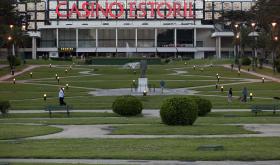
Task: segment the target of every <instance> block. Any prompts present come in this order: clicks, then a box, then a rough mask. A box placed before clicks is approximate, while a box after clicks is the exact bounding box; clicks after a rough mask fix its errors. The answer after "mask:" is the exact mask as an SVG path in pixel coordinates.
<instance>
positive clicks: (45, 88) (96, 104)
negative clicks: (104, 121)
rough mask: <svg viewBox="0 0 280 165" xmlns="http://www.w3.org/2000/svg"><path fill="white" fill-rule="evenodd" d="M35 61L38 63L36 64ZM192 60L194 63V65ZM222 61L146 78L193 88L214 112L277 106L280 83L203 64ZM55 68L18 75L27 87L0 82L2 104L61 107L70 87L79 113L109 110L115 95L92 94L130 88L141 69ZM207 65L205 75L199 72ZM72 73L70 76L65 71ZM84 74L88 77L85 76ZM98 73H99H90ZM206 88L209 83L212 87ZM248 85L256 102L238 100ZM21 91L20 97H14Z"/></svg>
mask: <svg viewBox="0 0 280 165" xmlns="http://www.w3.org/2000/svg"><path fill="white" fill-rule="evenodd" d="M32 62H36V61H32ZM37 62H38V63H44V64H45V63H49V62H50V61H37ZM192 62H193V64H192ZM220 62H225V63H228V62H229V61H215V60H208V61H207V60H206V61H203V60H202V61H201V60H194V61H190V63H188V65H184V62H183V63H182V62H175V63H171V64H166V65H150V66H149V68H148V71H147V76H148V79H149V82H150V84H151V85H155V87H157V88H158V87H159V82H160V81H161V80H165V81H166V87H167V88H188V87H193V90H195V91H197V92H198V93H197V95H200V96H203V97H205V98H207V99H209V100H211V101H212V103H213V107H214V108H222V109H226V108H231V109H232V108H233V109H235V108H237V109H238V108H250V106H251V105H252V104H255V103H260V104H271V103H275V102H276V103H278V102H277V101H275V100H273V99H272V98H273V97H275V96H278V95H279V94H278V93H280V86H279V84H278V83H274V82H266V83H264V84H263V83H261V80H260V78H258V77H255V76H252V75H248V74H242V75H241V76H240V77H239V76H238V75H237V73H236V72H231V71H230V70H229V69H226V68H223V67H221V66H213V67H210V66H204V64H211V63H213V64H220ZM57 64H67V65H59V66H57V67H52V68H49V67H47V66H45V67H40V68H36V69H34V70H32V72H33V77H32V78H31V77H30V75H29V72H28V73H25V74H23V75H20V76H18V77H17V78H16V79H17V80H27V81H28V82H26V84H19V83H17V84H12V83H1V84H0V92H1V95H0V100H10V101H11V103H12V109H43V108H44V106H45V105H46V104H58V99H57V92H58V88H59V87H61V86H65V85H66V84H69V85H70V88H69V89H68V90H66V92H65V94H66V97H65V101H66V102H67V103H69V104H72V105H73V106H74V108H75V109H110V108H111V106H112V102H113V101H114V100H115V98H116V97H114V96H103V97H96V96H92V95H90V94H89V92H90V91H94V90H95V88H102V89H108V88H130V87H131V84H132V80H136V81H137V79H138V77H139V70H137V73H136V74H134V73H133V72H132V71H131V70H129V69H124V68H123V67H122V66H87V65H73V67H72V70H69V67H70V65H71V64H72V62H65V63H64V62H61V63H59V62H57ZM193 65H197V69H196V70H194V69H193ZM201 67H203V68H204V71H203V72H201V71H199V68H201ZM65 69H68V73H67V74H66V73H65ZM176 71H184V72H185V73H182V74H180V75H176V74H174V73H176ZM84 72H86V73H84ZM217 73H218V74H219V75H220V76H221V80H220V84H223V86H224V92H220V91H219V89H218V90H216V89H215V85H216V83H217V82H216V74H217ZM55 74H58V76H59V77H60V83H59V84H58V83H57V81H56V80H55ZM92 74H97V75H92ZM244 78H250V79H257V80H260V83H253V82H250V83H246V84H234V85H233V84H231V83H243V82H244V81H247V80H246V79H244ZM208 85H210V86H209V87H208ZM245 86H246V87H247V88H248V90H249V92H252V93H253V94H254V97H258V98H256V99H254V101H253V102H249V103H246V104H244V103H241V102H240V101H239V100H238V99H237V98H238V97H240V96H241V92H242V88H243V87H245ZM230 87H232V88H233V92H234V96H236V98H235V100H234V101H233V102H232V103H228V102H227V101H226V100H227V98H226V97H227V90H228V89H229V88H230ZM15 92H16V93H17V94H16V95H15V94H14V93H15ZM45 93H46V94H47V101H46V102H45V101H43V95H44V94H45ZM170 97H173V96H148V97H139V99H141V101H142V102H143V104H144V108H156V109H158V108H160V105H161V103H162V101H163V100H165V99H167V98H170Z"/></svg>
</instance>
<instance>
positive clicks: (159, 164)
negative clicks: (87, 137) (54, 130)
mask: <svg viewBox="0 0 280 165" xmlns="http://www.w3.org/2000/svg"><path fill="white" fill-rule="evenodd" d="M0 162H7V163H65V164H67V163H71V164H78V163H82V164H130V165H135V164H141V165H171V164H173V165H279V164H280V161H279V160H275V161H176V160H174V161H172V160H124V159H0Z"/></svg>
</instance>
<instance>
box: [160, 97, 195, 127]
mask: <svg viewBox="0 0 280 165" xmlns="http://www.w3.org/2000/svg"><path fill="white" fill-rule="evenodd" d="M197 115H198V106H197V104H196V102H195V101H194V100H193V99H191V98H187V97H174V98H171V99H167V100H165V101H164V102H163V104H162V105H161V108H160V117H161V120H162V122H163V123H165V124H167V125H192V124H193V123H194V122H195V120H196V118H197Z"/></svg>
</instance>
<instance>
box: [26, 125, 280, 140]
mask: <svg viewBox="0 0 280 165" xmlns="http://www.w3.org/2000/svg"><path fill="white" fill-rule="evenodd" d="M119 125H121V124H106V125H52V126H54V127H58V128H62V129H63V131H62V132H59V133H55V134H50V135H44V136H37V137H31V138H27V139H65V138H102V139H104V138H114V139H126V138H134V139H138V138H240V137H280V124H235V125H241V126H243V127H244V128H245V129H247V130H250V131H255V132H257V133H258V134H231V135H111V132H112V131H113V130H114V126H119Z"/></svg>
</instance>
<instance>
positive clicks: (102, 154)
mask: <svg viewBox="0 0 280 165" xmlns="http://www.w3.org/2000/svg"><path fill="white" fill-rule="evenodd" d="M208 144H219V145H223V146H224V148H225V150H224V151H198V150H197V148H198V147H199V146H201V145H208ZM279 147H280V143H279V138H276V137H274V138H273V137H271V138H270V137H268V138H214V139H211V138H210V139H209V138H208V139H207V138H197V139H184V138H182V139H175V138H174V139H56V140H24V141H17V142H15V141H8V142H3V141H1V142H0V148H1V150H0V157H2V158H84V159H86V158H92V159H98V158H105V159H151V160H160V159H162V160H279V159H280V152H278V151H279Z"/></svg>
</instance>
